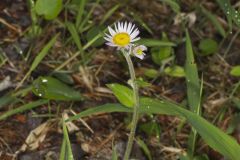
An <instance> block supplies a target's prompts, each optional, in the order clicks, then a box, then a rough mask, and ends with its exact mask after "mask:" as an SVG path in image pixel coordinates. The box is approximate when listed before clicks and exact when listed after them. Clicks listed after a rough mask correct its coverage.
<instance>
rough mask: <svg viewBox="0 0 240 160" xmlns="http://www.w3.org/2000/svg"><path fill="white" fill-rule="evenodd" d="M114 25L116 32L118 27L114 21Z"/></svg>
mask: <svg viewBox="0 0 240 160" xmlns="http://www.w3.org/2000/svg"><path fill="white" fill-rule="evenodd" d="M114 27H115V31H116V33H118V32H119V30H118V27H117V25H116V23H114Z"/></svg>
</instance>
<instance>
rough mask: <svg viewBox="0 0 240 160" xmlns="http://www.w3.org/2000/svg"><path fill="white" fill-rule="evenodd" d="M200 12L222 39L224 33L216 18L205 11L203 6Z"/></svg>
mask: <svg viewBox="0 0 240 160" xmlns="http://www.w3.org/2000/svg"><path fill="white" fill-rule="evenodd" d="M201 11H202V12H203V14H204V15H205V16H206V17H207V18H208V19H209V20H210V21H211V22H212V24H213V25H214V26H215V27H216V29H217V30H218V32H219V33H220V34H221V35H222V36H223V37H226V32H225V30H224V28H223V27H222V25H221V24H220V23H219V21H218V20H217V17H216V16H215V15H214V14H212V13H211V12H209V11H208V10H206V9H205V8H204V7H203V6H201Z"/></svg>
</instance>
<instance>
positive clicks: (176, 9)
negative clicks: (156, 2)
mask: <svg viewBox="0 0 240 160" xmlns="http://www.w3.org/2000/svg"><path fill="white" fill-rule="evenodd" d="M160 1H162V2H164V3H166V4H167V5H169V6H170V7H171V9H172V10H173V11H174V12H175V13H180V6H179V4H178V3H177V2H175V1H174V0H160Z"/></svg>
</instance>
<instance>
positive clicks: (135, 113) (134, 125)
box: [122, 49, 139, 160]
mask: <svg viewBox="0 0 240 160" xmlns="http://www.w3.org/2000/svg"><path fill="white" fill-rule="evenodd" d="M122 52H123V55H124V56H125V58H126V61H127V64H128V68H129V72H130V77H131V83H132V88H133V97H134V101H135V103H134V104H135V105H134V108H133V118H132V123H131V131H130V134H129V137H128V143H127V148H126V151H125V154H124V158H123V159H124V160H128V159H129V156H130V154H131V150H132V146H133V141H134V136H135V132H136V128H137V122H138V112H139V95H138V86H137V83H136V76H135V71H134V67H133V63H132V60H131V57H130V54H129V53H131V49H130V50H129V53H127V52H125V51H123V50H122Z"/></svg>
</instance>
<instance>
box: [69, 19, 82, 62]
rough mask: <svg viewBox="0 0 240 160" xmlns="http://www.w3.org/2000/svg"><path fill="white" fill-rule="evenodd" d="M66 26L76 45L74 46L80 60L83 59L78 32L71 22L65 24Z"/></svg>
mask: <svg viewBox="0 0 240 160" xmlns="http://www.w3.org/2000/svg"><path fill="white" fill-rule="evenodd" d="M66 26H67V28H68V31H69V32H70V34H71V36H72V38H73V40H74V42H75V44H76V46H77V47H78V49H79V51H80V53H81V58H82V59H84V55H83V48H82V43H81V40H80V37H79V35H78V32H77V30H76V28H75V26H74V25H73V23H71V22H67V23H66Z"/></svg>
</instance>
